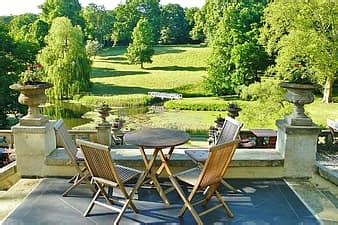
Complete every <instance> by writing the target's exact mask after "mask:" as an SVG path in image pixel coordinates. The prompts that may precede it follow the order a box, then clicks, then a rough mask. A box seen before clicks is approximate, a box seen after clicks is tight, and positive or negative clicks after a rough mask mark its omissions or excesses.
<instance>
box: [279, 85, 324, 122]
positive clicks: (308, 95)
mask: <svg viewBox="0 0 338 225" xmlns="http://www.w3.org/2000/svg"><path fill="white" fill-rule="evenodd" d="M280 86H281V87H282V88H285V89H286V90H287V93H286V94H285V99H286V100H287V101H288V102H290V103H292V104H294V108H293V112H292V113H291V114H290V115H286V116H285V121H286V122H287V123H288V124H289V125H292V126H312V125H313V122H312V120H311V119H310V118H309V117H308V116H306V115H305V113H304V105H305V104H310V103H312V102H313V100H314V97H313V90H315V89H317V88H318V87H319V86H318V85H314V84H300V83H289V82H281V83H280Z"/></svg>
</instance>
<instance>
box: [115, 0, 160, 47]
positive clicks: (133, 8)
mask: <svg viewBox="0 0 338 225" xmlns="http://www.w3.org/2000/svg"><path fill="white" fill-rule="evenodd" d="M160 15H161V12H160V5H159V0H127V1H126V3H125V4H124V5H119V6H118V7H116V8H115V10H114V17H115V21H114V26H113V34H112V40H113V41H114V44H117V43H118V42H119V43H122V44H128V43H129V42H130V41H131V35H132V32H133V29H134V27H135V26H136V24H137V22H138V20H139V19H140V18H142V17H144V18H147V20H148V21H149V23H150V27H151V30H152V33H153V40H152V42H153V43H155V42H157V40H158V39H159V36H160V26H161V24H160V20H159V18H160Z"/></svg>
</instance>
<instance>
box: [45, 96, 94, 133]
mask: <svg viewBox="0 0 338 225" xmlns="http://www.w3.org/2000/svg"><path fill="white" fill-rule="evenodd" d="M92 110H93V109H92V108H90V107H88V106H84V105H81V104H79V103H71V102H65V101H60V102H53V103H51V104H50V105H48V106H45V107H44V108H43V110H42V111H43V114H45V115H47V116H48V117H49V118H50V119H53V120H58V119H63V120H64V122H65V126H66V127H68V128H73V127H76V126H80V125H83V124H86V123H89V122H90V121H91V120H90V119H85V118H82V116H83V115H84V114H85V113H86V112H89V111H92Z"/></svg>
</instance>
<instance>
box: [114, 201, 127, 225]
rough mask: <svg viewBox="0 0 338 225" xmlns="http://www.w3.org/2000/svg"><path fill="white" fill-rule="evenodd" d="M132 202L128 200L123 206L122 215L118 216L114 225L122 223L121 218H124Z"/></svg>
mask: <svg viewBox="0 0 338 225" xmlns="http://www.w3.org/2000/svg"><path fill="white" fill-rule="evenodd" d="M130 202H131V200H130V199H128V200H127V201H126V203H125V204H124V205H123V207H122V209H121V211H120V213H119V214H118V215H117V217H116V219H115V221H114V223H113V224H114V225H117V224H119V222H120V220H121V218H122V216H123V213H124V212H125V211H126V209H127V207H128V205H129V204H130Z"/></svg>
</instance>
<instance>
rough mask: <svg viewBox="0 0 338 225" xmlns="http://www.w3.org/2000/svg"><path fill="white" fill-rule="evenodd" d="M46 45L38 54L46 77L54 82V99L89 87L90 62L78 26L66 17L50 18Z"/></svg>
mask: <svg viewBox="0 0 338 225" xmlns="http://www.w3.org/2000/svg"><path fill="white" fill-rule="evenodd" d="M45 41H46V47H44V48H43V49H42V51H41V53H40V54H39V55H38V62H39V63H41V65H42V66H43V68H44V70H45V72H46V80H47V81H49V82H51V83H52V84H53V85H54V88H53V89H52V90H51V91H50V92H49V93H48V94H49V96H50V97H51V98H53V99H65V98H72V97H73V96H74V95H75V94H77V93H79V92H80V90H84V89H87V88H88V87H89V84H90V82H89V74H90V69H91V68H90V64H91V61H90V60H89V58H88V56H87V54H86V49H85V45H84V41H83V34H82V32H81V29H80V28H79V27H78V26H76V27H74V26H72V23H71V21H70V20H69V19H68V18H66V17H58V18H56V19H54V20H53V22H52V26H51V28H50V30H49V33H48V35H47V36H46V40H45Z"/></svg>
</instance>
